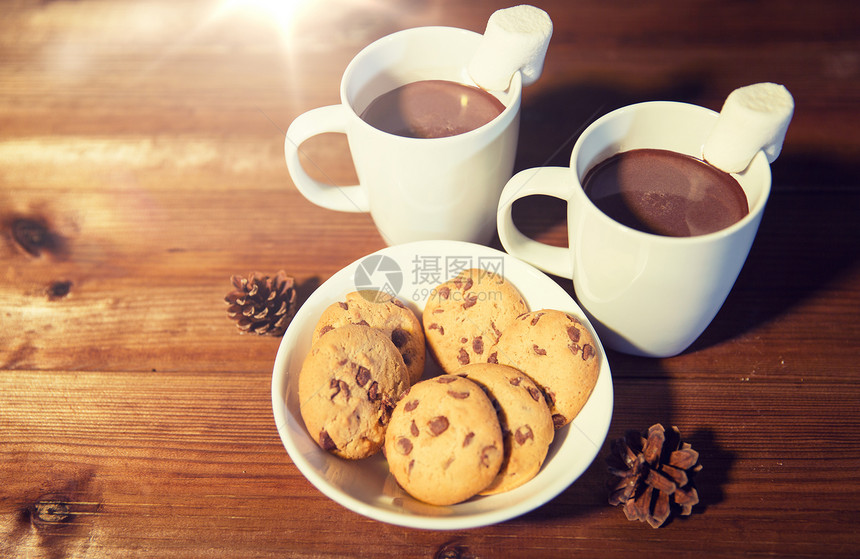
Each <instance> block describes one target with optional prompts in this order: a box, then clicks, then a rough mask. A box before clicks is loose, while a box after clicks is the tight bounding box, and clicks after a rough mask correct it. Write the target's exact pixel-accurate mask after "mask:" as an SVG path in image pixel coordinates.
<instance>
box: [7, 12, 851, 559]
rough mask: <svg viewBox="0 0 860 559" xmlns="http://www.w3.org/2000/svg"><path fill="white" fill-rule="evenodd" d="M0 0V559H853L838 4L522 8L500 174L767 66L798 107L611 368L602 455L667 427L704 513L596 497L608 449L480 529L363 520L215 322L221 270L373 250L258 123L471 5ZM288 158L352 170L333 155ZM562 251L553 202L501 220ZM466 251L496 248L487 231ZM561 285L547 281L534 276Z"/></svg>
mask: <svg viewBox="0 0 860 559" xmlns="http://www.w3.org/2000/svg"><path fill="white" fill-rule="evenodd" d="M288 4H290V3H289V2H282V3H277V2H265V1H262V0H257V1H251V0H246V1H240V0H187V1H183V2H173V1H168V0H114V1H106V0H44V1H40V0H12V1H9V2H4V3H3V4H2V6H0V557H15V558H17V557H22V558H23V557H28V558H36V557H44V558H52V559H53V558H59V557H73V558H83V557H86V558H102V557H111V558H113V557H243V558H244V557H276V556H278V557H284V556H286V557H307V558H310V557H428V558H432V557H461V558H464V559H465V558H467V557H471V558H478V557H480V558H489V557H509V556H510V557H573V556H577V557H631V556H642V557H662V556H667V557H668V556H675V557H702V556H705V557H711V556H715V557H740V556H749V557H853V556H855V555H856V553H857V548H858V546H860V504H858V503H860V438H858V436H857V433H858V432H860V415H858V412H857V407H858V404H860V265H858V264H860V262H858V257H860V219H858V216H860V178H858V177H860V132H858V130H860V4H858V3H857V2H855V1H853V0H824V1H820V2H795V1H790V2H785V1H782V0H759V1H755V2H749V1H744V0H721V1H716V0H688V1H685V2H671V1H669V0H653V1H651V2H633V1H628V0H616V1H610V2H607V1H596V0H579V1H577V2H568V1H566V0H547V1H540V2H534V4H535V5H537V6H540V7H542V8H544V9H545V10H546V11H547V12H548V13H549V14H550V16H551V17H552V19H553V22H554V35H553V39H552V43H551V46H550V49H549V51H548V54H547V59H546V65H545V68H544V73H543V76H542V77H541V79H540V80H539V81H538V82H537V83H536V84H535V85H533V86H531V87H529V88H527V89H526V90H525V91H524V95H523V110H522V124H521V132H520V145H519V149H518V152H517V163H516V167H517V169H524V168H528V167H533V166H540V165H566V164H567V161H568V158H569V156H570V150H571V148H572V146H573V141H574V140H575V139H576V137H577V136H578V134H579V132H580V131H581V130H582V129H583V127H584V126H585V125H586V124H587V123H588V122H590V121H591V120H593V119H594V118H596V116H599V115H600V114H604V113H606V112H608V111H610V110H611V109H613V108H616V107H619V106H622V105H625V104H628V103H632V102H638V101H645V100H650V99H668V100H677V101H686V102H691V103H695V104H699V105H704V106H707V107H710V108H712V109H715V110H718V109H719V108H720V106H721V104H722V101H723V99H724V98H725V96H726V95H728V93H729V92H730V91H732V90H733V89H734V88H736V87H739V86H742V85H747V84H749V83H754V82H761V81H774V82H778V83H783V84H785V85H786V86H787V87H788V88H789V90H790V91H791V92H792V94H793V95H794V97H795V102H796V107H797V108H796V112H795V116H794V119H793V121H792V124H791V128H790V129H789V133H788V135H787V138H786V143H785V147H784V150H783V153H782V155H781V156H780V158H779V159H778V160H777V161H776V162H775V163H774V165H773V193H772V196H771V199H770V201H769V203H768V208H767V210H766V213H765V217H764V219H763V221H762V225H761V228H760V231H759V234H758V237H757V239H756V242H755V244H754V246H753V249H752V252H751V254H750V257H749V260H748V261H747V264H746V266H745V267H744V269H743V271H742V272H741V275H740V277H739V278H738V281H737V283H736V285H735V287H734V289H733V291H732V293H731V294H730V296H729V298H728V300H727V301H726V303H725V305H724V306H723V308H722V310H721V311H720V313H719V314H718V315H717V317H716V319H715V320H714V322H713V323H712V324H711V326H710V327H709V328H708V329H707V330H706V332H705V333H704V334H703V335H702V337H701V338H700V339H699V340H698V341H697V342H696V343H695V344H694V346H693V347H692V348H690V349H689V350H688V351H686V352H685V353H683V354H682V355H680V356H678V357H674V358H670V359H645V358H637V357H631V356H626V355H622V354H619V353H615V352H610V354H609V356H608V358H609V361H610V364H611V367H612V373H613V380H614V392H615V409H614V412H613V417H612V425H611V427H610V433H609V438H610V439H611V438H615V437H618V436H621V435H622V434H623V433H624V432H625V431H626V430H628V429H637V430H642V429H646V428H647V427H649V426H650V425H652V424H654V423H658V422H659V423H663V424H664V425H667V426H668V425H677V426H678V427H679V428H680V430H681V432H682V434H683V435H684V438H685V440H688V441H689V442H690V443H691V444H692V445H693V447H694V448H695V449H697V450H698V451H699V452H700V454H701V458H700V461H701V463H702V465H703V466H704V469H703V470H702V471H701V473H700V474H699V476H698V478H697V485H698V487H699V492H700V496H701V503H700V505H698V506H696V507H695V508H694V511H693V514H692V515H691V516H690V517H686V518H678V519H675V520H673V521H671V522H670V523H669V524H668V525H667V526H664V527H662V528H660V529H656V530H655V529H651V528H650V527H648V526H647V525H645V524H642V523H638V522H630V521H627V520H626V519H625V518H624V514H623V513H622V511H621V510H619V509H616V508H613V507H610V506H609V505H608V504H607V492H606V489H605V484H606V482H607V480H608V477H609V474H608V472H607V469H606V465H605V462H604V460H605V458H606V456H607V455H608V452H609V447H608V442H607V443H606V444H605V445H604V447H603V448H602V449H601V451H600V453H599V455H598V458H597V460H595V462H594V463H593V464H592V465H591V467H590V468H589V469H588V470H587V471H586V473H585V474H584V475H583V476H582V477H581V478H580V479H579V480H577V481H576V482H575V483H574V484H573V485H571V486H570V487H569V488H567V489H566V490H565V491H564V492H563V493H562V494H561V495H559V496H558V497H557V498H556V499H554V500H552V501H551V502H549V503H548V504H546V505H544V506H543V507H540V508H539V509H537V510H535V511H533V512H531V513H528V514H526V515H524V516H522V517H519V518H516V519H513V520H510V521H507V522H504V523H501V524H498V525H493V526H488V527H484V528H476V529H470V530H453V531H435V530H414V529H407V528H400V527H396V526H391V525H388V524H384V523H381V522H377V521H374V520H370V519H367V518H364V517H362V516H360V515H358V514H355V513H352V512H350V511H348V510H346V509H345V508H343V507H341V506H340V505H338V504H337V503H335V502H334V501H332V500H330V499H328V498H327V497H325V496H324V495H323V494H322V493H320V492H319V491H318V490H316V489H315V488H314V487H313V486H312V485H311V484H310V482H308V481H307V480H306V479H305V478H304V477H303V476H302V474H301V473H300V472H299V470H298V469H297V468H296V466H295V465H294V464H293V463H292V462H291V461H290V458H289V456H288V455H287V453H286V451H285V450H284V447H283V445H282V443H281V441H280V439H279V437H278V432H277V429H276V427H275V423H274V419H273V415H272V409H271V395H270V391H271V385H270V383H271V374H272V366H273V362H274V358H275V354H276V352H277V349H278V344H279V341H280V340H279V339H278V338H274V337H257V336H247V335H245V336H243V335H240V334H239V333H238V330H237V329H236V328H235V326H234V324H233V323H232V322H231V321H230V320H229V319H228V318H227V316H226V305H225V303H224V300H223V299H224V296H225V295H226V294H227V293H228V292H229V291H230V290H231V287H232V286H231V283H230V278H231V276H232V275H234V274H236V275H247V274H248V273H250V272H252V271H260V272H263V273H267V274H274V273H275V272H277V271H278V270H281V269H283V270H285V271H286V272H287V273H288V274H290V275H292V276H294V277H295V278H296V281H297V283H298V291H299V300H300V301H301V300H304V299H305V298H307V297H308V296H309V295H310V294H311V293H312V292H313V291H314V289H316V288H317V287H318V286H319V285H320V284H321V283H322V282H324V281H325V280H326V279H328V278H329V277H331V276H332V275H333V274H334V273H335V272H336V271H337V270H339V269H341V268H342V267H344V266H345V265H347V264H349V263H350V262H352V261H354V260H356V259H358V258H360V257H362V256H364V255H366V254H369V253H371V252H373V251H375V250H378V249H380V248H382V247H383V246H384V242H383V240H382V238H381V236H380V235H379V233H378V232H377V231H376V229H375V228H374V225H373V222H372V220H371V219H370V217H369V216H367V215H363V214H345V213H333V212H330V211H327V210H324V209H321V208H318V207H316V206H313V205H312V204H310V203H309V202H307V201H306V200H305V199H304V198H303V197H302V196H301V195H300V194H299V193H298V191H297V190H296V188H295V187H294V185H293V184H292V181H291V180H290V178H289V175H288V173H287V170H286V166H285V164H284V156H283V143H284V131H285V130H286V128H287V127H288V126H289V123H290V122H291V121H292V120H293V119H294V118H295V117H296V116H298V115H299V114H301V113H302V112H304V111H307V110H309V109H311V108H314V107H318V106H322V105H328V104H335V103H337V102H338V87H339V82H340V76H341V74H342V72H343V70H344V68H345V67H346V65H347V64H348V62H349V60H350V59H351V58H352V57H353V56H354V55H355V54H356V53H357V52H358V51H359V50H360V49H361V48H362V47H363V46H365V45H366V44H368V43H370V42H371V41H373V40H375V39H376V38H379V37H382V36H384V35H386V34H388V33H390V32H393V31H396V30H400V29H405V28H409V27H414V26H419V25H453V26H459V27H465V28H469V29H473V30H475V31H479V32H480V31H483V28H484V26H485V25H486V20H487V18H488V17H489V15H490V14H491V13H492V12H493V11H494V10H496V9H499V8H504V7H507V6H509V5H511V4H507V3H504V2H500V1H495V0H478V1H474V2H459V1H455V0H391V1H380V0H304V1H297V2H294V4H295V5H296V6H297V8H296V10H295V12H294V13H293V14H292V15H291V16H290V18H288V19H282V18H280V17H279V14H283V12H282V11H280V10H277V9H274V8H273V6H276V5H279V6H280V8H281V10H282V9H283V8H284V6H286V5H288ZM303 152H304V162H305V164H306V165H307V167H308V169H309V172H311V173H312V174H313V175H314V176H316V177H317V178H319V179H320V180H324V181H328V182H329V183H331V184H333V185H349V184H352V183H354V182H355V180H356V178H355V171H354V169H353V167H352V164H351V161H350V159H349V152H348V148H347V146H346V143H345V141H344V140H343V138H342V137H340V136H337V135H327V136H325V137H321V138H316V139H314V140H312V141H309V142H307V143H306V144H305V145H304V146H303ZM515 210H516V211H515V217H516V221H517V223H518V224H519V225H520V227H521V228H522V229H523V230H524V231H526V232H527V233H528V234H529V235H531V236H533V237H535V238H537V239H539V240H542V241H544V242H548V243H551V244H555V245H560V246H563V245H565V244H566V242H567V241H566V238H567V228H566V225H565V208H564V206H563V205H561V204H560V203H558V202H557V201H554V200H552V199H549V198H543V197H534V198H532V199H529V200H526V201H523V202H522V203H519V204H518V205H517V206H516V208H515ZM492 246H494V247H496V248H500V244H499V241H498V239H495V240H494V241H493V243H492ZM555 279H556V280H557V281H558V283H559V284H560V285H562V286H563V287H564V288H565V289H567V290H568V292H570V293H571V294H573V290H572V287H571V286H570V284H569V281H567V280H562V279H559V278H555Z"/></svg>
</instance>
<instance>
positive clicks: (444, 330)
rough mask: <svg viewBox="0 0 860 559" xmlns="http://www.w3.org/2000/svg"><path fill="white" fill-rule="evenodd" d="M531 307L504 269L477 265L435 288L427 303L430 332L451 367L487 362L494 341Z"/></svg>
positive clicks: (433, 347) (440, 358)
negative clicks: (499, 269) (501, 273)
mask: <svg viewBox="0 0 860 559" xmlns="http://www.w3.org/2000/svg"><path fill="white" fill-rule="evenodd" d="M526 311H528V306H527V305H526V303H525V301H524V300H523V298H522V296H521V295H520V292H519V291H518V290H517V288H516V287H514V286H513V284H511V283H510V282H508V281H506V280H505V278H504V277H502V276H501V275H499V274H495V273H492V272H488V271H486V270H481V269H477V268H473V269H470V270H464V271H463V272H461V273H460V274H459V275H457V276H456V277H454V278H453V279H451V280H449V281H447V282H445V283H443V284H441V285H439V286H438V287H437V288H436V289H434V290H433V292H432V294H431V295H430V297H429V298H428V300H427V303H426V306H425V307H424V335H425V337H426V339H427V345H428V347H429V348H430V351H431V353H432V355H433V357H434V358H435V359H436V362H437V363H439V366H440V367H441V368H442V370H443V371H445V372H446V373H453V372H454V371H456V370H457V369H459V368H460V367H462V366H463V365H468V364H470V363H482V362H485V361H486V356H487V354H488V350H489V348H490V346H492V345H493V344H494V343H496V340H498V338H499V335H500V334H501V332H502V330H504V328H505V327H506V326H507V325H508V324H509V323H510V322H512V321H513V320H514V319H515V318H516V317H517V316H519V315H520V314H522V313H524V312H526Z"/></svg>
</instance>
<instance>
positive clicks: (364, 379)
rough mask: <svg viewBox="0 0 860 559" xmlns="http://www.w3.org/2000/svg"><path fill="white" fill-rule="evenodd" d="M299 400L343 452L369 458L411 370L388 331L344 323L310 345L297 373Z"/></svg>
mask: <svg viewBox="0 0 860 559" xmlns="http://www.w3.org/2000/svg"><path fill="white" fill-rule="evenodd" d="M298 384H299V404H300V410H301V414H302V419H303V420H304V422H305V427H307V430H308V432H309V433H310V435H311V437H312V438H313V439H314V440H315V441H316V442H317V444H318V445H319V446H320V447H322V448H323V449H325V450H327V451H329V452H331V453H332V454H335V455H337V456H340V457H342V458H349V459H359V458H366V457H368V456H371V455H373V454H375V453H376V452H377V451H379V450H380V449H381V448H382V446H383V444H384V443H385V428H386V425H387V424H388V421H389V419H390V418H391V412H392V410H393V409H394V406H395V404H396V403H397V401H398V400H399V399H400V397H401V396H402V395H403V394H404V393H405V392H406V390H408V389H409V386H410V383H409V372H408V371H407V370H406V365H404V363H403V357H401V355H400V352H399V351H398V350H397V348H396V347H395V346H394V343H393V342H392V341H391V339H390V337H389V336H387V335H385V334H384V333H383V332H382V331H380V330H377V329H375V328H370V327H368V326H360V325H346V326H342V327H340V328H337V329H335V330H332V331H331V332H330V333H328V334H327V335H325V336H323V337H322V338H320V340H318V341H317V342H316V343H315V344H313V345H312V346H311V350H310V352H309V353H308V355H307V357H306V358H305V361H304V363H303V364H302V369H301V371H300V373H299V383H298Z"/></svg>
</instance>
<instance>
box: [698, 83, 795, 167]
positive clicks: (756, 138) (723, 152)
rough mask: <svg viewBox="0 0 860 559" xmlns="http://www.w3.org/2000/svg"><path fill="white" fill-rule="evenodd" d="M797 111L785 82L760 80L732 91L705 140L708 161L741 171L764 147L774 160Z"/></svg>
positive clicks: (768, 158)
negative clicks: (784, 85)
mask: <svg viewBox="0 0 860 559" xmlns="http://www.w3.org/2000/svg"><path fill="white" fill-rule="evenodd" d="M793 114H794V98H792V96H791V93H789V92H788V90H787V89H786V88H785V87H783V86H782V85H779V84H775V83H757V84H753V85H748V86H745V87H740V88H738V89H736V90H734V91H732V92H731V93H730V94H729V96H728V97H727V98H726V101H725V103H724V104H723V108H722V109H721V110H720V118H719V119H718V120H717V123H716V125H715V126H714V129H713V130H712V131H711V134H710V136H708V139H707V141H706V142H705V145H704V150H703V156H704V158H705V161H707V162H708V163H710V164H711V165H713V166H714V167H717V168H719V169H722V170H723V171H726V172H727V173H739V172H740V171H743V170H744V169H746V168H747V166H748V165H749V163H750V161H752V158H753V157H755V154H756V153H758V152H759V150H764V153H765V155H766V156H767V160H768V162H769V163H773V162H774V161H775V160H776V158H777V157H779V153H780V151H782V143H783V141H784V140H785V133H786V131H787V130H788V124H789V122H791V117H792V115H793Z"/></svg>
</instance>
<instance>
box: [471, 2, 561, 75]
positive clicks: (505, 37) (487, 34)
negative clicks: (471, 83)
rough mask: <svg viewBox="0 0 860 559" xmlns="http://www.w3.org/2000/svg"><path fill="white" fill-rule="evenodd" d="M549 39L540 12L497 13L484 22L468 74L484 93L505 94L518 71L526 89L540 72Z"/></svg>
mask: <svg viewBox="0 0 860 559" xmlns="http://www.w3.org/2000/svg"><path fill="white" fill-rule="evenodd" d="M551 36H552V20H550V18H549V15H547V13H546V12H545V11H543V10H541V9H540V8H535V7H534V6H528V5H520V6H514V7H512V8H505V9H503V10H497V11H495V12H493V14H492V15H491V16H490V19H489V20H488V21H487V29H486V31H484V36H483V38H482V39H481V42H480V44H479V45H478V49H477V51H476V52H475V55H474V57H473V58H472V60H471V61H470V63H469V68H468V70H469V74H470V75H471V76H472V79H473V80H475V83H477V84H478V85H479V86H481V87H483V88H484V89H488V90H493V89H495V90H505V89H507V88H508V86H509V85H510V83H511V78H512V77H513V75H514V74H515V73H516V71H517V70H520V71H522V74H523V85H530V84H532V83H534V82H535V81H537V79H538V78H539V77H540V75H541V72H542V71H543V61H544V58H545V57H546V49H547V47H549V39H550V37H551Z"/></svg>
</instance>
